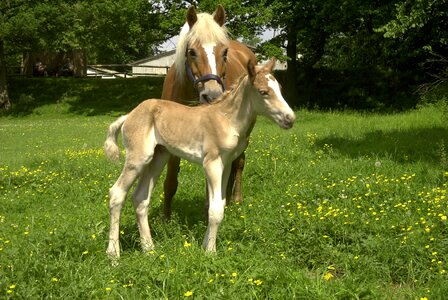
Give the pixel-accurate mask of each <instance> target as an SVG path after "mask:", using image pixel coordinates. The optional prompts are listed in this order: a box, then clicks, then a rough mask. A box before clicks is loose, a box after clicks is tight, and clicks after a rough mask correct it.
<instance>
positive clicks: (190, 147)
mask: <svg viewBox="0 0 448 300" xmlns="http://www.w3.org/2000/svg"><path fill="white" fill-rule="evenodd" d="M164 146H165V148H166V149H167V150H168V151H169V152H170V153H171V154H173V155H175V156H178V157H180V158H183V159H186V160H188V161H190V162H193V163H198V164H200V163H201V162H202V157H203V153H202V145H200V144H196V143H193V144H184V145H176V146H175V147H173V146H172V145H164Z"/></svg>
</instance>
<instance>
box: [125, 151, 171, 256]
mask: <svg viewBox="0 0 448 300" xmlns="http://www.w3.org/2000/svg"><path fill="white" fill-rule="evenodd" d="M168 159H169V153H168V152H167V151H166V150H165V149H164V148H162V147H156V149H155V152H154V157H153V159H152V161H151V162H150V163H149V165H147V166H145V168H144V170H143V173H142V175H141V177H140V180H139V183H138V186H137V188H136V190H135V192H134V195H133V204H134V209H135V215H136V217H137V224H138V229H139V231H140V244H141V247H142V249H143V251H150V250H152V249H153V248H154V244H153V242H152V238H151V231H150V229H149V224H148V207H149V203H150V201H151V194H152V191H153V189H154V187H155V185H156V183H157V180H158V179H159V176H160V174H161V173H162V171H163V168H164V167H165V165H166V163H167V161H168Z"/></svg>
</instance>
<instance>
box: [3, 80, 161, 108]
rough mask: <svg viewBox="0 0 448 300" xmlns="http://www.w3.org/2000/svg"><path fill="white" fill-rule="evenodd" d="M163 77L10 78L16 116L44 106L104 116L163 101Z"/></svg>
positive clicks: (11, 96)
mask: <svg viewBox="0 0 448 300" xmlns="http://www.w3.org/2000/svg"><path fill="white" fill-rule="evenodd" d="M163 80H164V78H163V77H140V78H132V79H113V80H102V79H95V78H10V80H9V93H10V98H11V103H12V109H11V110H10V111H9V112H8V114H9V115H12V116H24V115H30V114H33V113H35V110H36V109H38V108H40V107H43V106H58V107H62V109H59V110H58V112H60V113H68V114H79V115H89V116H91V115H104V114H110V113H114V112H119V113H123V112H129V111H130V110H132V109H133V108H134V107H135V106H136V105H137V104H138V103H140V102H141V101H143V100H145V99H149V98H160V96H161V94H162V87H163Z"/></svg>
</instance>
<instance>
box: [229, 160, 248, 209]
mask: <svg viewBox="0 0 448 300" xmlns="http://www.w3.org/2000/svg"><path fill="white" fill-rule="evenodd" d="M245 163H246V154H245V153H244V152H243V153H241V155H240V156H239V157H238V158H237V159H236V160H235V161H234V162H233V163H232V168H234V169H235V178H234V180H235V183H234V184H235V189H234V193H233V199H234V201H235V202H241V201H243V196H242V192H241V186H242V183H241V178H242V176H243V170H244V164H245Z"/></svg>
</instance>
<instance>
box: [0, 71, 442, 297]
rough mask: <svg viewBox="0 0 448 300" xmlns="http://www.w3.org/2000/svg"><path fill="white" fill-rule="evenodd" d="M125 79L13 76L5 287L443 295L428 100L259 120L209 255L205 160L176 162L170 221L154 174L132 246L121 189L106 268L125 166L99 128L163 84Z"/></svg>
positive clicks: (2, 136)
mask: <svg viewBox="0 0 448 300" xmlns="http://www.w3.org/2000/svg"><path fill="white" fill-rule="evenodd" d="M131 81H133V80H131ZM126 82H127V81H124V80H116V81H114V82H108V81H101V80H65V79H60V81H56V79H48V80H41V81H39V82H38V81H36V80H29V79H28V80H16V81H14V82H12V84H11V85H12V88H13V91H12V95H14V97H15V98H14V99H19V100H20V102H21V103H22V104H23V106H22V107H21V108H19V107H16V108H15V109H14V111H13V115H14V116H2V117H0V298H12V299H14V298H15V299H36V298H68V299H70V298H84V299H121V298H123V299H183V298H191V299H232V298H238V299H443V298H444V297H445V296H446V294H447V293H448V285H447V284H446V282H447V279H448V278H447V277H448V274H447V271H448V197H447V196H448V192H447V189H448V149H447V148H448V124H447V122H446V116H444V115H443V112H442V111H441V110H440V109H439V108H438V107H437V106H428V107H423V108H420V109H418V110H413V111H408V112H403V113H397V114H389V115H381V114H367V113H356V112H316V111H306V110H298V111H296V115H297V121H296V123H295V126H294V127H293V128H292V129H291V130H289V131H284V130H281V129H280V128H278V127H277V126H276V125H275V124H272V123H271V122H269V121H268V120H266V119H263V118H260V119H258V122H257V125H256V127H255V129H254V131H253V134H252V138H251V143H250V145H249V147H248V149H247V152H246V153H247V165H246V168H245V170H244V173H243V195H244V201H243V202H242V203H241V204H234V203H233V204H230V205H228V206H227V207H226V210H225V218H224V221H223V223H222V225H221V227H220V231H219V234H218V240H217V247H216V248H217V254H216V255H210V254H206V253H205V251H204V250H203V249H202V248H201V243H202V239H203V234H204V231H205V228H206V219H205V215H204V210H203V204H204V198H205V182H204V175H203V173H202V169H201V167H199V166H196V165H192V164H190V163H188V162H186V161H182V162H181V172H180V174H179V190H178V193H177V194H176V196H175V199H174V203H173V220H172V221H170V222H165V221H163V218H162V206H161V199H162V190H163V189H162V181H160V182H159V184H158V185H157V187H156V189H155V192H154V194H153V195H154V197H153V199H152V203H151V209H150V216H149V218H150V226H151V230H152V233H153V238H154V243H155V247H156V249H155V250H154V251H150V252H148V253H142V252H141V251H140V247H139V242H138V229H137V226H136V223H135V217H134V214H133V209H132V205H131V201H129V199H128V201H127V202H126V205H125V209H124V211H123V217H122V222H121V232H120V238H121V243H122V247H123V252H122V257H121V259H120V264H119V265H118V266H116V267H113V266H111V264H110V261H109V260H108V258H107V256H106V254H105V251H106V245H107V239H108V236H107V234H108V229H109V224H108V223H109V212H108V190H109V188H110V187H111V186H112V184H113V183H114V182H115V180H116V178H117V176H118V175H119V173H120V171H121V165H120V166H119V165H114V164H113V163H111V162H110V161H108V160H107V159H106V157H105V156H104V154H103V150H102V144H103V142H104V139H105V134H106V129H107V126H108V125H109V124H110V122H112V121H113V120H114V119H115V117H116V116H118V115H119V114H121V113H125V112H127V111H129V110H130V109H131V108H132V107H133V106H134V105H135V104H136V103H138V101H140V100H143V99H144V98H145V95H146V96H147V97H150V96H157V95H158V94H159V93H160V84H161V82H160V81H157V80H156V81H148V80H147V79H146V80H143V79H138V80H136V81H134V82H133V83H131V85H132V84H134V85H135V86H133V87H129V86H127V87H125V86H126V84H129V83H126ZM125 83H126V84H125ZM139 85H140V86H141V88H140V89H137V86H139ZM19 87H21V88H23V89H19ZM43 87H47V88H48V89H50V93H49V94H47V96H45V93H44V91H46V90H45V89H43ZM24 91H27V92H24ZM127 97H128V98H129V101H126V100H125V99H128V98H127ZM163 178H164V176H163V175H162V178H161V179H163Z"/></svg>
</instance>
